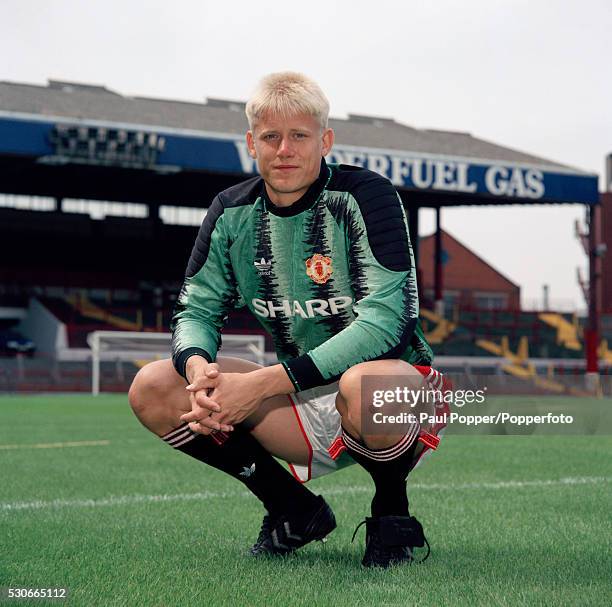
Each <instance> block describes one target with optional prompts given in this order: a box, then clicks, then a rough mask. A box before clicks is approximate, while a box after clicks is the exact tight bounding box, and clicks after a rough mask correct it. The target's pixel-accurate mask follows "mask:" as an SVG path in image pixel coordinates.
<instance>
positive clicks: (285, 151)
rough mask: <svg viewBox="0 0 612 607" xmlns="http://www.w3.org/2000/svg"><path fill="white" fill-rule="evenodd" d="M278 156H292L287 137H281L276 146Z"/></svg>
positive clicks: (291, 148)
mask: <svg viewBox="0 0 612 607" xmlns="http://www.w3.org/2000/svg"><path fill="white" fill-rule="evenodd" d="M278 155H279V156H293V145H292V142H291V139H289V137H283V138H282V139H281V141H280V145H279V146H278Z"/></svg>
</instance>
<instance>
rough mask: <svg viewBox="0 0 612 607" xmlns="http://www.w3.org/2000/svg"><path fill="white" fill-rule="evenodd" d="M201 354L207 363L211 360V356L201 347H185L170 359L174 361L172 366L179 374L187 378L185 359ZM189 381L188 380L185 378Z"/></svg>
mask: <svg viewBox="0 0 612 607" xmlns="http://www.w3.org/2000/svg"><path fill="white" fill-rule="evenodd" d="M195 355H197V356H202V357H203V358H205V359H206V360H207V361H208V362H209V363H211V362H213V359H212V356H211V355H210V354H209V353H208V352H207V351H206V350H204V349H203V348H187V349H185V350H183V351H182V352H180V353H179V354H178V355H177V356H176V357H175V358H174V360H173V361H172V362H173V363H174V368H175V369H176V372H177V373H178V374H179V375H182V376H183V377H184V378H185V379H187V374H186V371H185V369H186V367H187V359H188V358H189V357H191V356H195ZM187 381H189V380H187Z"/></svg>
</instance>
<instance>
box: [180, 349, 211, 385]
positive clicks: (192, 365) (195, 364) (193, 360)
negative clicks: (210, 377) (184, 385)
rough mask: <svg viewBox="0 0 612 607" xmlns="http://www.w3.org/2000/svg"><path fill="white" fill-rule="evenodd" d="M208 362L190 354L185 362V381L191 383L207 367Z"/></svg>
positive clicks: (197, 355) (201, 357)
mask: <svg viewBox="0 0 612 607" xmlns="http://www.w3.org/2000/svg"><path fill="white" fill-rule="evenodd" d="M208 364H209V363H208V360H207V359H206V358H204V357H203V356H200V355H199V354H192V355H191V356H190V357H189V358H188V359H187V361H186V362H185V375H186V377H187V381H188V382H189V383H191V382H192V381H193V378H194V376H195V375H196V374H197V373H198V371H201V370H203V369H206V367H207V366H208Z"/></svg>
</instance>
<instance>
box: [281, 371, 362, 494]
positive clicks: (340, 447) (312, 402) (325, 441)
mask: <svg viewBox="0 0 612 607" xmlns="http://www.w3.org/2000/svg"><path fill="white" fill-rule="evenodd" d="M337 393H338V383H337V382H336V383H333V384H329V385H328V386H319V387H317V388H311V389H310V390H304V391H303V392H297V393H296V394H288V395H287V396H288V397H289V401H290V402H291V405H292V407H293V411H294V413H295V416H296V417H297V420H298V424H299V426H300V430H301V431H302V434H303V435H304V440H305V441H306V444H307V445H308V465H307V466H302V465H300V464H291V463H290V464H289V468H290V469H291V472H293V475H294V476H295V478H297V479H298V480H299V481H301V482H302V483H305V482H307V481H309V480H311V479H313V478H318V477H320V476H324V475H325V474H329V473H330V472H334V471H335V470H340V469H341V468H345V467H346V466H350V465H351V464H354V463H355V460H354V459H353V458H352V457H351V456H350V455H349V454H348V453H346V446H345V445H344V443H343V442H342V426H341V423H340V422H341V418H340V414H339V413H338V411H337V409H336V394H337Z"/></svg>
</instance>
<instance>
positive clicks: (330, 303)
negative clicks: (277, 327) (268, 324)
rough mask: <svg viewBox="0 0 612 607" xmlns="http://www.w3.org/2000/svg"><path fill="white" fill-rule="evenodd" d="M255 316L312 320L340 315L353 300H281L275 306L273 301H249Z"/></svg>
mask: <svg viewBox="0 0 612 607" xmlns="http://www.w3.org/2000/svg"><path fill="white" fill-rule="evenodd" d="M251 303H252V304H253V308H254V309H255V314H257V315H258V316H262V317H263V318H276V317H277V316H280V315H282V316H301V317H302V318H314V317H315V316H331V315H332V314H340V311H341V310H342V309H343V308H348V307H349V306H350V305H351V304H352V303H353V300H352V299H351V298H350V297H332V298H330V299H307V300H306V301H305V302H303V303H302V302H299V301H297V300H295V299H294V300H293V301H290V300H288V299H281V300H280V301H279V302H277V303H276V304H275V302H273V301H265V300H264V299H253V300H252V301H251Z"/></svg>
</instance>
